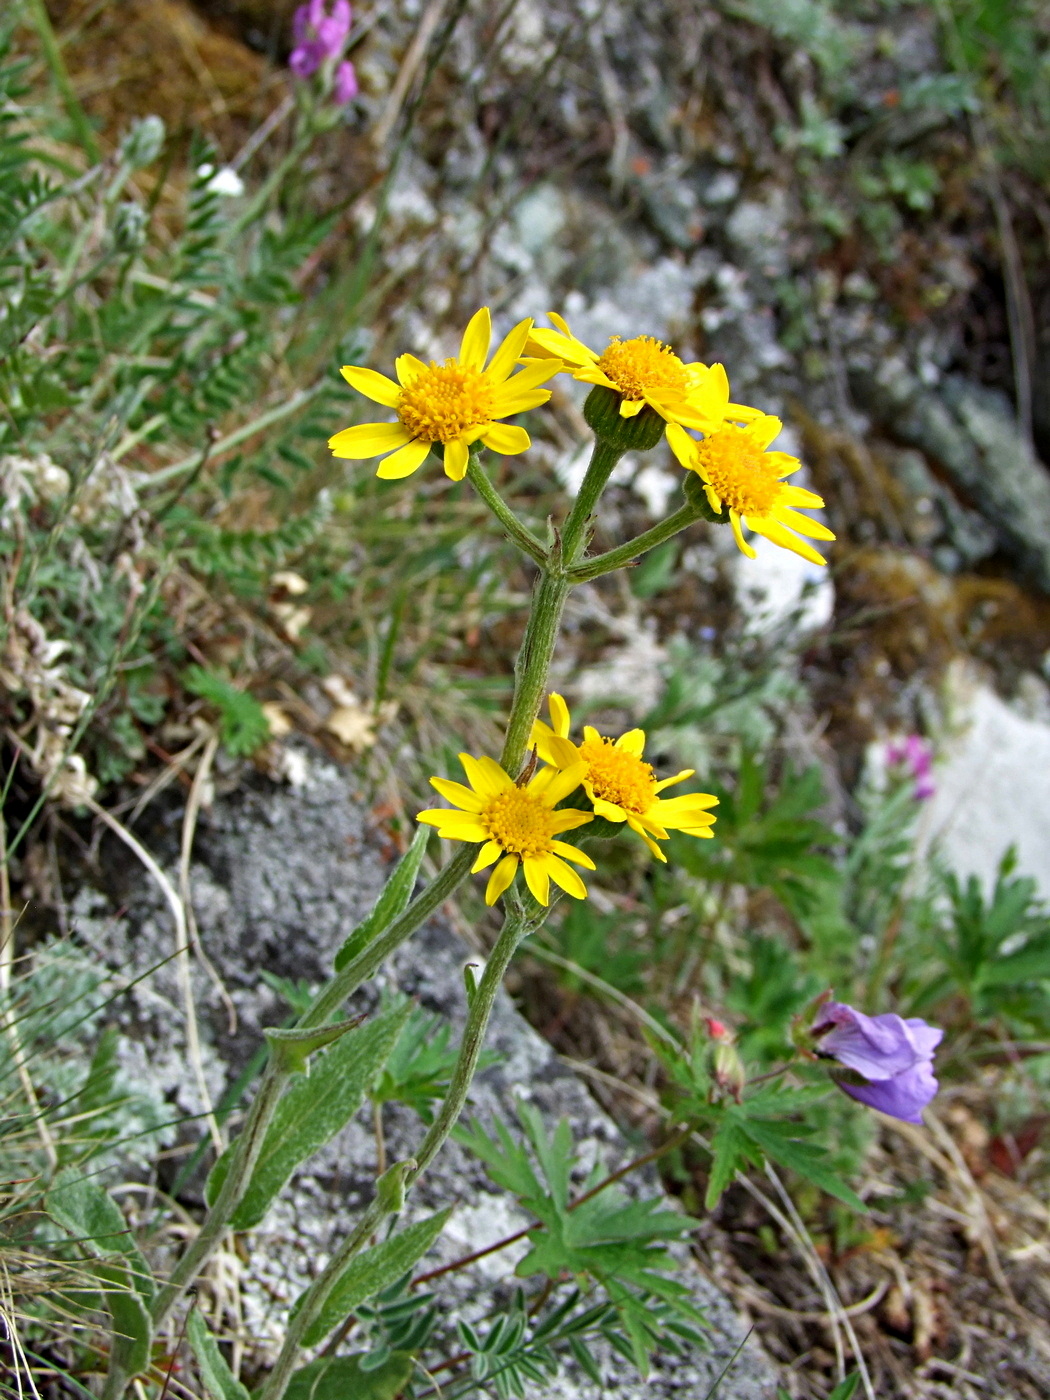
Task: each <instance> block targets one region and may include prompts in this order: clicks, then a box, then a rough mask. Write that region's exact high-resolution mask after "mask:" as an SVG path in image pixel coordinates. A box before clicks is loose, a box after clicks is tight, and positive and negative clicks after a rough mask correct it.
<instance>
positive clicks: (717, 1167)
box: [704, 1118, 751, 1210]
mask: <svg viewBox="0 0 1050 1400" xmlns="http://www.w3.org/2000/svg"><path fill="white" fill-rule="evenodd" d="M711 1154H712V1162H711V1176H710V1178H709V1180H708V1183H707V1195H706V1196H705V1197H704V1205H705V1207H706V1208H707V1209H708V1210H714V1208H715V1206H716V1205H717V1204H718V1202H719V1200H720V1199H721V1197H722V1192H723V1191H724V1190H725V1189H726V1187H727V1186H728V1185H729V1183H730V1182H731V1181H732V1180H733V1177H734V1176H735V1175H736V1173H737V1172H738V1171H739V1169H740V1168H741V1167H742V1166H745V1165H746V1164H747V1162H748V1161H750V1160H751V1153H750V1151H749V1143H748V1140H747V1135H746V1134H745V1133H744V1132H743V1130H742V1129H741V1127H740V1125H739V1124H738V1123H735V1122H734V1121H733V1119H732V1118H726V1119H725V1120H724V1121H723V1122H722V1123H721V1124H720V1125H719V1128H718V1131H717V1132H716V1133H715V1135H714V1137H713V1138H712V1139H711Z"/></svg>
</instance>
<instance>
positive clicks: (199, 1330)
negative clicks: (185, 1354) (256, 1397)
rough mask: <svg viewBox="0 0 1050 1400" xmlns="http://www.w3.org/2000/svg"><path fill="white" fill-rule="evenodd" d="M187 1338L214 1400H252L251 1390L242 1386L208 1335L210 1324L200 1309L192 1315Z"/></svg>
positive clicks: (188, 1323) (187, 1328) (195, 1309)
mask: <svg viewBox="0 0 1050 1400" xmlns="http://www.w3.org/2000/svg"><path fill="white" fill-rule="evenodd" d="M186 1336H187V1337H188V1338H189V1343H190V1346H191V1347H192V1348H193V1355H194V1356H195V1357H196V1360H197V1369H198V1371H199V1372H200V1377H201V1380H202V1381H203V1382H204V1388H205V1389H206V1390H207V1392H208V1394H209V1395H210V1396H211V1400H251V1396H250V1394H249V1391H248V1387H247V1386H245V1385H242V1384H241V1382H240V1381H239V1380H238V1379H237V1377H236V1376H235V1375H234V1374H233V1372H232V1371H231V1370H230V1368H229V1366H228V1365H227V1364H226V1358H225V1357H224V1356H223V1354H222V1352H221V1351H220V1350H219V1344H218V1342H217V1341H216V1340H215V1338H214V1337H213V1336H212V1334H211V1333H210V1332H209V1331H208V1324H207V1323H206V1322H205V1321H204V1318H203V1317H202V1316H201V1314H200V1311H199V1310H198V1309H197V1308H194V1309H193V1311H192V1312H191V1313H190V1317H189V1321H188V1322H187V1324H186Z"/></svg>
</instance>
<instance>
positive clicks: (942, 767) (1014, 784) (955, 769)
mask: <svg viewBox="0 0 1050 1400" xmlns="http://www.w3.org/2000/svg"><path fill="white" fill-rule="evenodd" d="M947 687H948V697H949V699H948V703H949V712H950V716H951V728H952V730H953V731H954V733H953V734H952V735H951V737H949V738H948V739H947V741H946V742H944V743H943V745H942V749H941V753H942V758H941V761H940V762H938V764H937V768H936V772H935V777H936V782H937V792H936V794H935V795H934V796H933V797H932V798H931V799H930V801H929V804H928V806H927V808H926V811H925V813H924V816H923V822H922V828H923V831H922V839H921V845H922V848H923V849H924V850H928V849H929V848H930V847H931V846H933V845H935V846H936V847H937V848H938V849H939V851H940V853H941V855H942V857H943V858H944V860H945V861H946V862H947V864H948V865H949V866H950V867H951V868H952V869H953V870H956V871H957V872H958V873H959V874H961V875H969V874H974V875H977V876H979V877H980V879H981V882H982V884H983V885H984V886H985V887H986V888H990V887H991V886H992V885H993V884H994V882H995V872H996V868H997V867H998V865H999V861H1000V860H1001V859H1002V856H1003V852H1004V851H1005V850H1006V849H1007V848H1008V847H1009V846H1016V847H1017V854H1018V868H1019V870H1020V872H1021V873H1022V874H1025V875H1031V876H1033V877H1034V878H1035V879H1036V880H1038V882H1039V886H1040V889H1041V890H1042V892H1043V894H1044V895H1047V896H1050V783H1048V781H1047V779H1048V777H1050V724H1046V723H1043V722H1041V721H1038V720H1034V719H1026V718H1025V717H1024V716H1022V715H1020V714H1018V713H1017V712H1016V711H1015V710H1013V709H1011V708H1010V706H1009V705H1007V704H1006V703H1005V702H1004V701H1003V700H1001V699H1000V698H999V696H998V695H996V693H995V691H994V690H992V688H991V687H990V686H989V685H987V684H986V683H985V682H983V681H982V680H980V679H979V678H978V677H977V676H976V675H975V674H974V672H973V671H972V670H970V669H969V668H966V667H964V666H963V665H961V664H958V665H955V666H953V667H952V668H951V670H950V672H949V676H948V683H947Z"/></svg>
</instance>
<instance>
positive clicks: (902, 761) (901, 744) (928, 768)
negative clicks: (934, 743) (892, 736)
mask: <svg viewBox="0 0 1050 1400" xmlns="http://www.w3.org/2000/svg"><path fill="white" fill-rule="evenodd" d="M886 762H887V763H888V764H889V765H890V767H891V768H897V767H900V768H906V769H907V770H908V771H909V772H910V773H911V776H912V777H913V778H914V779H915V789H914V794H913V795H914V797H915V800H916V802H925V801H926V799H927V798H930V797H932V796H933V794H934V793H935V792H936V791H937V786H936V784H935V783H934V781H933V752H932V750H931V749H930V746H929V744H928V743H927V742H926V740H925V739H923V738H921V737H920V736H919V735H918V734H909V735H908V737H907V738H906V739H902V740H899V741H897V742H895V743H892V744H890V746H889V748H887V750H886Z"/></svg>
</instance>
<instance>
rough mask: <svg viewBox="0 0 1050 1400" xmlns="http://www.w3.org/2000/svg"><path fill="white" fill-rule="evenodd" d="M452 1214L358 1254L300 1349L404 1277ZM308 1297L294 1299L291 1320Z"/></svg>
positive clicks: (418, 1224) (440, 1215)
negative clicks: (381, 1290) (359, 1305)
mask: <svg viewBox="0 0 1050 1400" xmlns="http://www.w3.org/2000/svg"><path fill="white" fill-rule="evenodd" d="M451 1214H452V1209H451V1207H449V1208H448V1209H447V1210H439V1211H438V1212H437V1213H436V1214H435V1215H430V1216H428V1217H427V1219H426V1220H420V1221H417V1222H416V1224H415V1225H409V1227H408V1229H407V1230H402V1231H401V1233H400V1234H398V1235H391V1236H390V1238H389V1239H387V1240H383V1242H382V1244H377V1245H375V1246H374V1247H373V1248H372V1249H369V1250H366V1251H365V1253H364V1254H359V1255H358V1256H357V1258H356V1259H351V1261H350V1263H349V1264H348V1265H347V1266H346V1268H345V1269H344V1270H343V1272H342V1274H341V1275H340V1276H339V1278H338V1279H336V1281H335V1283H334V1285H333V1286H332V1288H331V1290H330V1292H329V1294H328V1297H327V1298H326V1299H325V1301H324V1305H323V1307H322V1308H321V1311H320V1313H319V1314H318V1316H317V1318H316V1319H315V1320H314V1322H313V1323H312V1325H311V1326H310V1327H308V1328H307V1330H306V1335H305V1336H304V1337H303V1346H307V1347H312V1346H316V1345H317V1343H318V1342H320V1341H321V1340H323V1338H324V1337H326V1336H327V1335H328V1333H329V1332H330V1331H331V1330H332V1328H333V1327H335V1326H337V1324H338V1323H340V1322H342V1321H343V1319H344V1318H345V1317H346V1316H347V1315H348V1314H349V1313H351V1312H353V1310H354V1308H356V1307H357V1306H358V1304H359V1303H363V1302H365V1300H366V1299H368V1298H371V1297H372V1296H373V1295H374V1294H376V1293H378V1292H379V1291H380V1289H383V1288H386V1287H388V1286H389V1285H390V1284H391V1283H394V1282H395V1281H396V1280H397V1279H399V1278H401V1277H402V1276H403V1275H404V1274H406V1273H407V1272H408V1271H409V1269H411V1268H412V1267H413V1266H414V1265H415V1264H416V1262H417V1260H419V1259H422V1257H423V1255H424V1254H426V1252H427V1250H428V1249H429V1248H430V1246H431V1245H432V1244H433V1243H434V1241H435V1240H436V1239H437V1237H438V1235H440V1234H441V1231H442V1229H443V1228H444V1224H445V1221H446V1220H447V1219H448V1218H449V1216H450V1215H451ZM308 1293H309V1289H307V1290H306V1291H305V1292H303V1293H301V1294H300V1295H299V1297H298V1298H297V1299H296V1301H295V1304H294V1305H293V1307H292V1316H293V1317H294V1316H295V1314H296V1313H297V1312H298V1311H299V1309H300V1308H301V1307H302V1305H303V1301H304V1299H305V1298H306V1296H307V1294H308Z"/></svg>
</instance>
